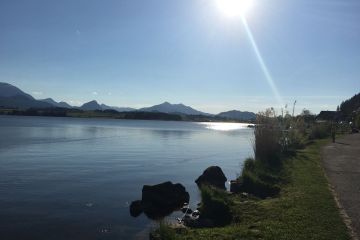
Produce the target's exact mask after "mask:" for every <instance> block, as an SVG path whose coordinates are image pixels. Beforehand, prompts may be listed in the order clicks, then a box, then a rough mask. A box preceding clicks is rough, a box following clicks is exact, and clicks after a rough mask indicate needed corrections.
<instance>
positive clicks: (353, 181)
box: [323, 134, 360, 239]
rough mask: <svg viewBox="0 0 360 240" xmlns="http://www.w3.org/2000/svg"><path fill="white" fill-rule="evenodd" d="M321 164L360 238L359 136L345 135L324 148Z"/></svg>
mask: <svg viewBox="0 0 360 240" xmlns="http://www.w3.org/2000/svg"><path fill="white" fill-rule="evenodd" d="M323 163H324V168H325V172H326V174H327V176H328V178H329V182H330V184H331V185H332V186H333V187H334V190H335V193H336V195H337V197H338V200H339V202H340V204H341V206H342V207H343V208H344V210H345V212H346V214H347V215H348V216H349V217H350V219H351V227H352V229H353V231H354V232H355V234H356V235H357V236H360V134H351V135H347V136H345V137H343V138H341V139H339V140H337V141H336V142H335V143H332V144H329V145H327V146H326V147H324V149H323ZM355 239H356V236H355Z"/></svg>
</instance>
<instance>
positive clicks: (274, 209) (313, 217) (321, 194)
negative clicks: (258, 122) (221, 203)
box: [162, 140, 350, 240]
mask: <svg viewBox="0 0 360 240" xmlns="http://www.w3.org/2000/svg"><path fill="white" fill-rule="evenodd" d="M327 142H328V140H321V141H316V142H314V143H313V144H311V145H309V146H308V147H307V148H305V149H304V150H301V151H299V152H298V153H297V155H296V156H294V157H292V158H289V159H288V160H286V161H285V164H284V165H285V166H284V167H285V172H286V177H287V181H286V183H283V185H282V186H281V192H280V196H279V197H276V198H271V199H265V200H259V199H247V198H241V197H240V196H238V195H229V196H227V197H228V198H229V199H227V202H229V205H230V206H229V207H230V209H231V212H232V215H233V220H232V223H231V224H230V225H228V226H226V227H221V228H204V229H185V230H181V231H180V233H178V234H175V233H174V234H175V236H172V237H171V239H188V240H190V239H194V240H195V239H196V240H201V239H204V240H210V239H220V240H221V239H247V240H250V239H273V240H282V239H284V240H285V239H288V240H294V239H304V240H310V239H314V240H321V239H323V240H330V239H336V240H342V239H344V240H345V239H350V237H349V234H348V231H347V228H346V226H345V224H344V223H343V221H342V218H341V217H340V214H339V210H338V208H337V206H336V204H335V201H334V199H333V196H332V195H331V193H330V190H329V188H328V183H327V180H326V178H325V176H324V172H323V169H322V167H321V162H320V161H321V159H320V148H321V147H322V146H323V145H324V144H325V143H327ZM225 196H226V195H225ZM162 239H166V238H162Z"/></svg>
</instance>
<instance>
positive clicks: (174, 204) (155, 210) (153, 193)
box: [130, 182, 190, 220]
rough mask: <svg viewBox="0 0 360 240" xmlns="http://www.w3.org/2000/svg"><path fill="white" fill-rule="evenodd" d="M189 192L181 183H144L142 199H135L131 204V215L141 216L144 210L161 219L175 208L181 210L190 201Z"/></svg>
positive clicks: (150, 216)
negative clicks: (151, 184)
mask: <svg viewBox="0 0 360 240" xmlns="http://www.w3.org/2000/svg"><path fill="white" fill-rule="evenodd" d="M189 199H190V195H189V193H188V192H187V191H186V190H185V187H184V186H183V185H181V184H179V183H177V184H173V183H171V182H164V183H160V184H157V185H153V186H150V185H144V186H143V189H142V199H141V201H140V200H138V201H134V202H132V203H131V205H130V214H131V216H139V215H140V214H141V213H142V212H144V213H145V215H146V216H147V217H148V218H150V219H154V220H158V219H161V218H163V217H165V216H167V215H169V214H171V213H172V212H173V211H175V210H180V209H181V207H183V206H184V203H188V202H189Z"/></svg>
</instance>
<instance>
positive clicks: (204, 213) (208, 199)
mask: <svg viewBox="0 0 360 240" xmlns="http://www.w3.org/2000/svg"><path fill="white" fill-rule="evenodd" d="M200 212H201V218H208V219H211V220H212V221H213V222H214V224H215V225H216V226H224V225H226V224H229V223H230V222H231V219H232V216H231V212H230V208H229V203H228V202H227V193H226V192H225V191H222V190H218V189H214V188H211V187H208V186H202V187H201V207H200Z"/></svg>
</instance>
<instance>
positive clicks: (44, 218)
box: [0, 116, 253, 240]
mask: <svg viewBox="0 0 360 240" xmlns="http://www.w3.org/2000/svg"><path fill="white" fill-rule="evenodd" d="M246 126H247V124H241V123H194V122H168V121H141V120H116V119H80V118H55V117H18V116H0V239H7V240H10V239H21V240H26V239H36V240H41V239H44V240H45V239H46V240H51V239H67V240H69V239H77V240H80V239H87V240H91V239H147V238H148V231H149V229H150V228H151V227H153V226H154V223H153V222H152V221H150V220H149V219H147V217H146V216H144V215H141V216H140V217H138V218H133V217H131V216H130V214H129V204H130V203H131V201H133V200H137V199H141V189H142V186H143V185H144V184H158V183H161V182H164V181H172V182H173V183H181V184H183V185H184V186H185V187H186V189H187V191H188V192H189V193H190V205H191V206H196V204H197V203H198V202H199V193H198V190H197V186H196V184H195V182H194V181H195V179H196V178H197V177H198V176H199V175H201V173H202V172H203V171H204V170H205V169H206V168H207V167H209V166H211V165H218V166H220V167H221V168H222V169H223V171H224V173H225V175H226V177H227V178H228V180H230V179H234V178H236V177H237V175H238V174H239V173H240V171H241V167H242V163H243V161H244V159H245V158H247V157H249V156H252V140H253V130H252V129H250V128H247V127H246ZM175 216H176V213H175V214H173V215H172V216H170V217H169V218H170V219H171V218H175Z"/></svg>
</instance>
